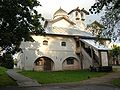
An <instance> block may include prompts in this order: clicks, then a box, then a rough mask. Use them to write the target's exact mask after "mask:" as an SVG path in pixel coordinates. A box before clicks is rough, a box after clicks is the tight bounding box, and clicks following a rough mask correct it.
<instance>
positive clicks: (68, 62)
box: [62, 57, 80, 70]
mask: <svg viewBox="0 0 120 90" xmlns="http://www.w3.org/2000/svg"><path fill="white" fill-rule="evenodd" d="M79 65H80V64H79V61H78V60H77V59H76V58H74V57H68V58H66V59H65V60H64V61H63V63H62V67H63V70H77V69H80V66H79Z"/></svg>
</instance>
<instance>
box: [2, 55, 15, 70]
mask: <svg viewBox="0 0 120 90" xmlns="http://www.w3.org/2000/svg"><path fill="white" fill-rule="evenodd" d="M1 66H3V67H5V68H8V69H13V67H14V62H13V58H12V55H11V54H10V53H4V54H3V57H2V65H1Z"/></svg>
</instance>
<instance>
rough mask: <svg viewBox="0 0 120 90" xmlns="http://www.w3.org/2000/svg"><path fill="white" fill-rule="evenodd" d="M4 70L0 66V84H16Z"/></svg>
mask: <svg viewBox="0 0 120 90" xmlns="http://www.w3.org/2000/svg"><path fill="white" fill-rule="evenodd" d="M6 70H7V69H5V68H3V67H0V86H13V85H16V82H15V81H13V80H12V79H11V78H10V77H9V76H8V75H7V74H6Z"/></svg>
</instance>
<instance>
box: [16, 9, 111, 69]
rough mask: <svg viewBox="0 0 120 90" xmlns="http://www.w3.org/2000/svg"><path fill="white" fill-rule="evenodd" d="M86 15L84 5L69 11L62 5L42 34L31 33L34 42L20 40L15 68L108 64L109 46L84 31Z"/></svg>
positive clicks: (63, 67)
mask: <svg viewBox="0 0 120 90" xmlns="http://www.w3.org/2000/svg"><path fill="white" fill-rule="evenodd" d="M86 15H89V13H88V12H87V11H86V10H84V8H83V9H81V10H80V9H79V8H76V9H73V10H72V11H70V12H69V13H67V12H66V11H65V10H63V9H61V8H60V9H59V10H57V11H56V12H55V13H54V15H53V19H51V20H46V22H45V24H44V29H45V35H34V34H32V35H31V37H32V38H33V39H34V42H30V41H29V42H28V41H26V42H22V43H21V45H20V48H21V49H22V52H21V53H19V55H18V60H17V68H21V69H25V70H35V71H58V70H77V69H87V68H89V66H90V65H92V66H93V65H96V66H97V65H103V66H108V65H109V61H108V48H107V47H106V46H105V44H104V45H100V44H99V43H96V42H95V41H94V39H95V38H96V36H93V35H92V34H91V33H88V32H87V31H86V29H85V28H86V27H85V23H84V21H85V16H86ZM103 59H104V60H103ZM102 60H103V61H102Z"/></svg>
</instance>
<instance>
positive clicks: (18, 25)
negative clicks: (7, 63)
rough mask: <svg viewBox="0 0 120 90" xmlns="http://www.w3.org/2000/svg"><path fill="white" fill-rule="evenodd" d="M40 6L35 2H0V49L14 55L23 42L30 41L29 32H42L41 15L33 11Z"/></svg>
mask: <svg viewBox="0 0 120 90" xmlns="http://www.w3.org/2000/svg"><path fill="white" fill-rule="evenodd" d="M37 6H41V5H40V3H39V2H38V1H37V0H0V12H1V13H0V47H2V50H6V51H9V52H11V53H13V54H14V53H15V52H16V51H19V45H20V43H21V41H23V40H25V41H26V40H31V37H30V32H34V33H35V34H40V33H42V31H43V28H42V26H41V23H40V20H41V19H42V20H43V17H42V16H41V14H38V12H37V11H36V10H35V9H34V8H35V7H37Z"/></svg>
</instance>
